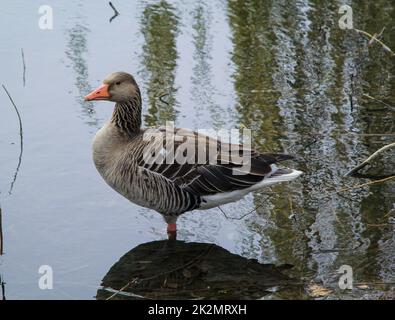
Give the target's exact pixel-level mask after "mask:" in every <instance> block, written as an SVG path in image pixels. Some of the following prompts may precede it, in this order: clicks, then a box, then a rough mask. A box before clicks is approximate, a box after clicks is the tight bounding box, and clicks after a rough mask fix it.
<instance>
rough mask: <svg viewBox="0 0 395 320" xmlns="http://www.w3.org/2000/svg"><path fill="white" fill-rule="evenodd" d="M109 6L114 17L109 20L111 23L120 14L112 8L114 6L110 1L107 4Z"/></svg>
mask: <svg viewBox="0 0 395 320" xmlns="http://www.w3.org/2000/svg"><path fill="white" fill-rule="evenodd" d="M108 4H109V5H110V7H111V8H112V9H113V10H114V15H113V16H112V17H111V18H110V23H111V21H113V20H114V19H115V18H116V17H118V16H119V15H120V13H119V12H118V10H117V9H116V8H115V7H114V5H113V4H112V3H111V1H110V2H109V3H108Z"/></svg>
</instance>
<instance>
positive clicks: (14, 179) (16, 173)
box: [2, 84, 23, 194]
mask: <svg viewBox="0 0 395 320" xmlns="http://www.w3.org/2000/svg"><path fill="white" fill-rule="evenodd" d="M2 86H3V89H4V91H5V93H6V94H7V96H8V98H9V99H10V101H11V103H12V105H13V106H14V109H15V111H16V114H17V116H18V120H19V136H20V151H19V159H18V165H17V167H16V169H15V174H14V178H13V180H12V182H11V186H10V190H8V194H11V193H12V189H13V188H14V184H15V181H16V178H17V176H18V172H19V168H20V167H21V163H22V155H23V128H22V118H21V115H20V113H19V110H18V108H17V106H16V104H15V102H14V100H13V99H12V97H11V95H10V93H9V92H8V90H7V88H6V87H5V85H4V84H3V85H2Z"/></svg>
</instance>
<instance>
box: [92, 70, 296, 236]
mask: <svg viewBox="0 0 395 320" xmlns="http://www.w3.org/2000/svg"><path fill="white" fill-rule="evenodd" d="M85 99H86V100H110V101H114V102H116V105H115V108H114V112H113V114H112V117H111V119H110V121H109V122H107V123H106V124H105V125H104V126H103V128H101V129H100V130H99V131H98V132H97V134H96V136H95V138H94V141H93V159H94V163H95V165H96V168H97V170H98V171H99V173H100V174H101V175H102V177H103V179H104V180H105V181H106V182H107V183H108V184H109V185H110V186H111V187H112V188H113V189H114V190H116V191H117V192H119V193H120V194H122V195H123V196H124V197H126V198H127V199H129V200H130V201H132V202H134V203H136V204H138V205H141V206H143V207H147V208H150V209H153V210H156V211H157V212H159V213H161V214H162V215H163V216H164V218H165V220H166V222H167V223H168V224H169V226H168V232H169V234H173V236H174V235H175V222H176V220H177V217H178V216H179V215H181V214H182V213H184V212H187V211H191V210H194V209H206V208H211V207H215V206H218V205H220V204H224V203H228V202H231V201H236V200H239V199H241V198H242V197H244V196H245V195H246V194H247V193H249V192H251V191H254V190H257V189H259V188H262V187H265V186H269V185H272V184H275V183H278V182H283V181H290V180H293V179H295V178H296V177H298V176H299V175H300V174H301V172H300V171H297V170H291V169H278V168H277V167H276V166H275V163H277V162H279V161H283V160H288V159H292V157H291V156H289V155H284V154H261V153H259V152H257V151H255V150H253V149H250V148H248V147H246V146H243V145H234V144H229V143H224V142H221V141H219V140H217V139H213V138H210V137H208V136H205V135H202V134H199V133H196V132H192V131H188V130H185V129H175V128H166V127H158V128H147V129H141V94H140V90H139V88H138V85H137V83H136V81H135V80H134V78H133V77H132V76H131V75H129V74H127V73H125V72H116V73H113V74H111V75H110V76H108V77H107V78H106V79H105V80H104V82H103V85H102V86H101V87H100V88H98V89H97V90H95V91H93V92H92V93H90V94H89V95H87V96H86V98H85ZM202 155H203V156H202ZM240 157H242V159H248V161H249V163H248V164H249V166H247V167H245V166H244V164H245V163H243V162H242V160H240ZM169 160H171V161H169ZM179 160H181V161H179ZM235 173H236V174H235Z"/></svg>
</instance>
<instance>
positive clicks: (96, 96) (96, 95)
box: [85, 84, 110, 101]
mask: <svg viewBox="0 0 395 320" xmlns="http://www.w3.org/2000/svg"><path fill="white" fill-rule="evenodd" d="M109 97H110V94H109V93H108V84H102V85H101V86H100V87H98V88H97V89H95V90H93V91H92V92H91V93H89V94H88V95H86V96H85V101H92V100H108V98H109Z"/></svg>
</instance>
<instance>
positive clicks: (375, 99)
mask: <svg viewBox="0 0 395 320" xmlns="http://www.w3.org/2000/svg"><path fill="white" fill-rule="evenodd" d="M362 95H363V96H364V97H366V98H369V99H371V100H374V101H377V102H379V103H381V104H383V105H385V106H386V107H387V108H389V109H390V110H392V111H395V107H393V106H391V105H389V104H388V103H385V102H384V101H381V100H379V99H377V98H375V97H372V96H370V95H368V94H366V93H364V94H362Z"/></svg>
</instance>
